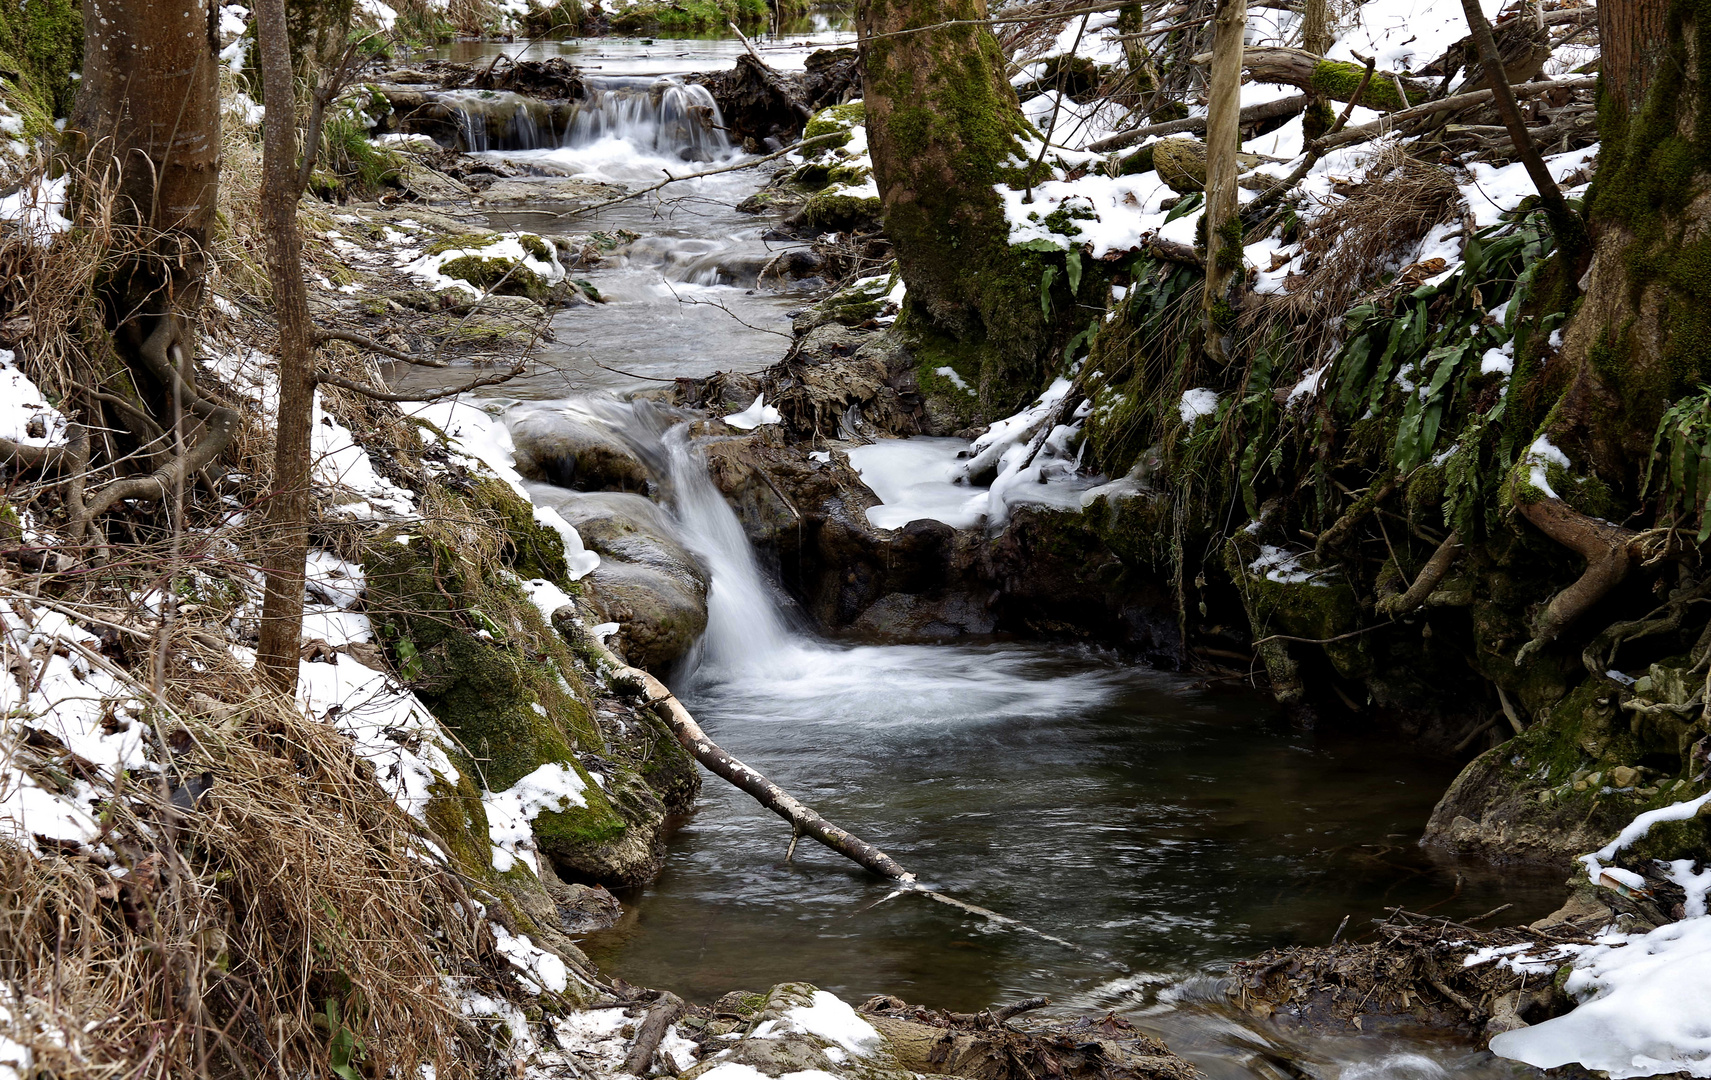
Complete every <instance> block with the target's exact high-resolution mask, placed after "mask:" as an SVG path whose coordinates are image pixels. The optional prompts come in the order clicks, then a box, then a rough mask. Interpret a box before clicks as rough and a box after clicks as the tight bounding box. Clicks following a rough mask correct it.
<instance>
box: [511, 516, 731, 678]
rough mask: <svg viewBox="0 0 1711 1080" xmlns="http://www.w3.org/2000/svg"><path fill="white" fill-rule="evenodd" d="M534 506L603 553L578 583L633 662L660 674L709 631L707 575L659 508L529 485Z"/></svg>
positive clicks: (590, 605)
mask: <svg viewBox="0 0 1711 1080" xmlns="http://www.w3.org/2000/svg"><path fill="white" fill-rule="evenodd" d="M530 494H531V495H532V497H533V498H534V499H535V501H536V503H537V504H539V505H542V506H551V507H552V508H554V509H555V510H557V511H558V512H559V513H560V514H561V515H563V516H564V518H565V520H567V521H569V522H570V523H571V524H572V525H574V526H575V527H576V531H577V532H578V533H579V534H580V535H581V536H582V542H583V543H584V544H585V545H587V546H588V547H589V548H591V549H592V550H594V551H598V552H599V553H600V554H601V556H602V559H601V563H600V565H599V566H598V567H596V568H595V570H594V571H593V573H591V574H590V575H588V577H586V578H584V579H583V583H584V586H585V589H586V592H585V596H586V599H587V601H588V604H589V607H590V608H591V609H592V610H593V611H594V612H595V614H596V616H597V617H598V618H600V619H601V620H602V621H605V622H615V623H617V624H618V626H619V630H618V637H617V641H616V643H615V644H616V645H617V648H618V651H619V652H620V653H622V654H623V655H624V657H625V658H626V659H628V660H629V661H630V662H631V663H633V664H637V665H639V666H641V667H644V668H647V669H649V670H652V671H663V670H665V669H666V668H668V667H669V666H670V665H671V664H672V663H673V662H674V661H676V660H677V659H679V658H680V657H682V656H683V655H684V654H685V653H687V652H688V651H689V650H690V649H691V648H692V647H693V646H694V645H695V642H696V640H697V639H699V638H700V636H701V632H702V631H703V630H705V629H706V628H707V588H708V575H707V571H706V569H705V568H704V567H703V566H702V565H701V562H700V560H699V559H697V558H696V557H695V556H694V555H693V554H691V553H690V552H689V550H688V549H687V548H685V547H684V546H683V545H682V544H681V543H680V542H679V541H678V539H677V530H676V528H675V527H674V526H673V524H672V523H671V522H670V520H669V519H668V518H667V516H666V515H665V513H664V512H663V511H662V510H660V508H659V507H658V506H656V505H655V504H654V503H652V502H650V501H649V500H647V499H645V498H643V497H642V496H640V495H632V494H627V493H623V492H597V493H592V494H577V493H575V492H568V491H564V490H562V489H554V488H551V487H548V486H546V485H532V486H531V489H530Z"/></svg>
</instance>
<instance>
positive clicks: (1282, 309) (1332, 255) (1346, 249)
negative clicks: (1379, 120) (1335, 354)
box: [1245, 147, 1461, 359]
mask: <svg viewBox="0 0 1711 1080" xmlns="http://www.w3.org/2000/svg"><path fill="white" fill-rule="evenodd" d="M1338 194H1339V198H1338V199H1337V200H1335V201H1331V202H1327V203H1326V204H1325V205H1323V206H1322V207H1321V208H1320V209H1319V210H1318V212H1317V213H1316V214H1314V215H1313V216H1312V217H1311V218H1309V219H1308V220H1307V221H1306V222H1305V224H1304V225H1303V226H1302V237H1301V249H1302V256H1301V263H1300V265H1299V266H1298V267H1297V268H1296V272H1295V273H1292V274H1290V275H1289V278H1288V279H1287V280H1288V290H1289V291H1288V292H1286V293H1282V294H1279V295H1276V296H1274V297H1272V298H1270V299H1268V300H1267V301H1266V302H1265V303H1263V304H1260V305H1257V306H1256V307H1254V308H1252V309H1251V310H1250V311H1249V312H1248V314H1247V316H1246V319H1245V323H1246V325H1247V327H1249V328H1255V327H1257V328H1258V329H1259V331H1260V332H1261V333H1269V332H1271V331H1272V330H1274V329H1275V328H1277V327H1278V326H1280V325H1286V326H1288V327H1290V331H1289V332H1290V333H1291V334H1292V335H1294V336H1295V337H1296V339H1297V341H1298V342H1299V345H1300V348H1301V352H1302V355H1303V356H1305V357H1308V358H1309V359H1310V358H1312V357H1315V356H1322V355H1325V354H1326V353H1328V352H1329V351H1330V349H1331V348H1332V347H1333V346H1334V345H1335V344H1336V343H1337V338H1338V335H1339V334H1340V332H1341V328H1342V321H1341V316H1342V314H1343V313H1344V312H1346V311H1347V310H1348V309H1349V308H1351V307H1353V306H1354V305H1355V304H1356V303H1357V302H1358V301H1359V300H1360V299H1361V298H1362V297H1363V296H1365V295H1366V294H1367V293H1369V292H1371V291H1372V290H1374V289H1376V288H1379V287H1381V286H1382V285H1384V284H1385V281H1386V279H1387V278H1388V277H1390V276H1393V275H1395V274H1397V273H1398V272H1400V271H1402V270H1404V269H1405V267H1404V265H1403V264H1404V263H1405V262H1406V261H1407V259H1408V257H1409V256H1410V254H1411V253H1412V251H1413V250H1414V248H1415V245H1417V244H1419V242H1420V240H1421V239H1422V238H1423V237H1425V235H1426V234H1427V233H1428V232H1430V231H1431V229H1432V227H1433V226H1435V225H1439V224H1442V223H1444V222H1447V221H1454V220H1455V219H1456V218H1457V217H1458V216H1459V214H1460V210H1461V193H1460V191H1459V190H1458V189H1457V187H1456V183H1455V181H1454V179H1452V178H1451V177H1450V175H1449V173H1447V172H1445V171H1444V170H1443V169H1440V168H1438V167H1437V166H1436V165H1430V164H1427V163H1426V162H1423V161H1420V160H1418V159H1416V158H1412V157H1409V156H1408V155H1407V154H1406V153H1405V152H1403V151H1402V150H1401V149H1399V148H1395V147H1392V148H1389V149H1387V150H1384V151H1381V152H1380V153H1379V154H1377V155H1375V156H1374V158H1373V159H1372V160H1371V161H1370V162H1369V163H1368V164H1367V168H1366V173H1365V175H1364V176H1363V177H1362V178H1361V179H1360V180H1359V181H1357V182H1354V183H1350V184H1346V185H1343V186H1342V187H1341V188H1340V190H1339V192H1338Z"/></svg>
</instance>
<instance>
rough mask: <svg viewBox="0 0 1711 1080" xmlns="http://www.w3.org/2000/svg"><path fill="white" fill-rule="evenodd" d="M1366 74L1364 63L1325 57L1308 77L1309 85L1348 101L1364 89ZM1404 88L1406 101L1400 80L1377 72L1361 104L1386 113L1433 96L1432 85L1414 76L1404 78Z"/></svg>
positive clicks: (1325, 93)
mask: <svg viewBox="0 0 1711 1080" xmlns="http://www.w3.org/2000/svg"><path fill="white" fill-rule="evenodd" d="M1365 74H1366V67H1365V65H1362V64H1350V63H1346V62H1344V61H1341V60H1321V61H1319V63H1318V64H1316V65H1314V68H1313V73H1312V75H1310V76H1308V79H1307V82H1308V86H1309V87H1310V88H1311V89H1313V90H1315V91H1317V92H1318V93H1320V94H1323V95H1324V96H1325V97H1328V98H1331V99H1333V100H1335V101H1348V100H1349V99H1350V98H1352V97H1354V95H1355V91H1356V90H1357V89H1359V88H1360V82H1361V77H1362V76H1364V75H1365ZM1401 82H1402V88H1403V89H1404V90H1405V91H1407V93H1408V100H1407V101H1403V100H1402V98H1401V96H1400V95H1398V94H1397V92H1396V83H1395V81H1393V80H1391V79H1390V78H1387V77H1385V76H1384V75H1383V74H1381V73H1377V72H1375V73H1374V74H1373V77H1372V79H1371V80H1370V81H1368V82H1367V84H1366V90H1365V91H1364V92H1362V94H1361V97H1360V102H1359V104H1361V105H1365V106H1366V107H1367V108H1369V109H1379V110H1381V111H1383V112H1396V111H1397V110H1399V109H1405V108H1407V107H1408V106H1410V105H1419V104H1421V103H1423V102H1425V101H1427V100H1428V99H1430V98H1431V96H1432V92H1431V88H1430V87H1429V86H1427V85H1426V84H1424V83H1419V82H1415V81H1414V80H1412V79H1403V80H1401Z"/></svg>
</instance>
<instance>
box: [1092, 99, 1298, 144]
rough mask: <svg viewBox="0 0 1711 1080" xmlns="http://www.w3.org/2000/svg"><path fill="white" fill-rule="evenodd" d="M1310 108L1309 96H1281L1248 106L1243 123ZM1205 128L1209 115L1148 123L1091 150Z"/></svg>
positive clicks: (1242, 119)
mask: <svg viewBox="0 0 1711 1080" xmlns="http://www.w3.org/2000/svg"><path fill="white" fill-rule="evenodd" d="M1306 107H1307V98H1306V96H1305V95H1297V96H1295V97H1286V98H1279V99H1278V100H1276V101H1267V102H1262V103H1261V104H1258V105H1249V106H1247V107H1246V108H1244V109H1243V110H1242V113H1241V122H1242V123H1243V124H1255V123H1258V122H1259V121H1261V120H1277V119H1281V118H1283V117H1286V116H1294V115H1295V114H1296V113H1298V112H1300V111H1301V110H1302V109H1305V108H1306ZM1205 130H1206V118H1205V117H1204V116H1190V117H1188V118H1187V119H1185V120H1170V121H1166V122H1165V123H1162V124H1147V125H1146V126H1144V127H1138V128H1130V129H1129V130H1128V131H1119V132H1118V133H1117V134H1115V135H1108V136H1106V137H1105V138H1103V139H1100V140H1099V141H1097V142H1093V143H1089V144H1088V146H1087V149H1089V150H1091V151H1093V152H1094V153H1096V154H1103V153H1105V152H1106V151H1107V150H1121V149H1123V148H1124V147H1125V146H1133V145H1134V144H1135V143H1138V142H1140V141H1141V140H1142V139H1146V138H1150V137H1151V136H1154V135H1179V134H1181V133H1183V132H1188V131H1192V132H1200V131H1205Z"/></svg>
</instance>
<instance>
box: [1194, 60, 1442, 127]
mask: <svg viewBox="0 0 1711 1080" xmlns="http://www.w3.org/2000/svg"><path fill="white" fill-rule="evenodd" d="M1211 59H1212V57H1211V55H1209V54H1201V55H1200V56H1196V57H1195V58H1194V60H1195V62H1196V63H1205V62H1207V61H1209V60H1211ZM1242 66H1243V67H1244V68H1246V69H1247V72H1248V74H1250V75H1252V76H1253V77H1254V80H1255V81H1256V82H1263V83H1275V84H1278V85H1282V86H1299V87H1300V88H1301V89H1303V90H1309V91H1313V92H1316V93H1319V94H1323V95H1324V96H1325V97H1327V98H1329V99H1331V100H1332V101H1348V100H1349V99H1350V98H1352V97H1354V92H1355V86H1356V85H1357V84H1358V83H1359V82H1360V78H1361V74H1362V73H1363V72H1364V71H1365V70H1366V69H1365V68H1363V67H1362V66H1361V65H1360V64H1351V63H1347V62H1345V61H1342V60H1326V59H1325V58H1324V57H1322V56H1319V55H1317V54H1315V53H1310V52H1308V51H1306V50H1305V49H1290V48H1284V47H1281V46H1267V47H1262V48H1257V49H1246V50H1244V51H1243V53H1242ZM1398 86H1400V87H1401V88H1402V90H1403V92H1404V93H1406V94H1407V96H1408V100H1406V101H1404V100H1402V98H1401V96H1400V95H1398V94H1397V92H1396V88H1397V87H1398ZM1431 96H1432V88H1431V86H1430V85H1429V84H1427V83H1425V82H1422V81H1420V80H1419V79H1405V78H1403V77H1402V76H1400V75H1397V74H1396V73H1395V72H1391V71H1380V72H1378V73H1377V74H1375V75H1374V76H1373V77H1372V82H1371V83H1370V84H1369V85H1368V86H1367V88H1366V90H1365V91H1364V92H1363V93H1362V94H1361V95H1360V98H1359V99H1358V102H1357V103H1358V104H1360V105H1363V106H1365V107H1366V108H1369V109H1377V110H1378V111H1379V112H1398V111H1400V110H1402V109H1405V108H1408V107H1409V106H1411V105H1418V104H1421V103H1422V102H1424V101H1426V100H1427V99H1429V98H1430V97H1431Z"/></svg>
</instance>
